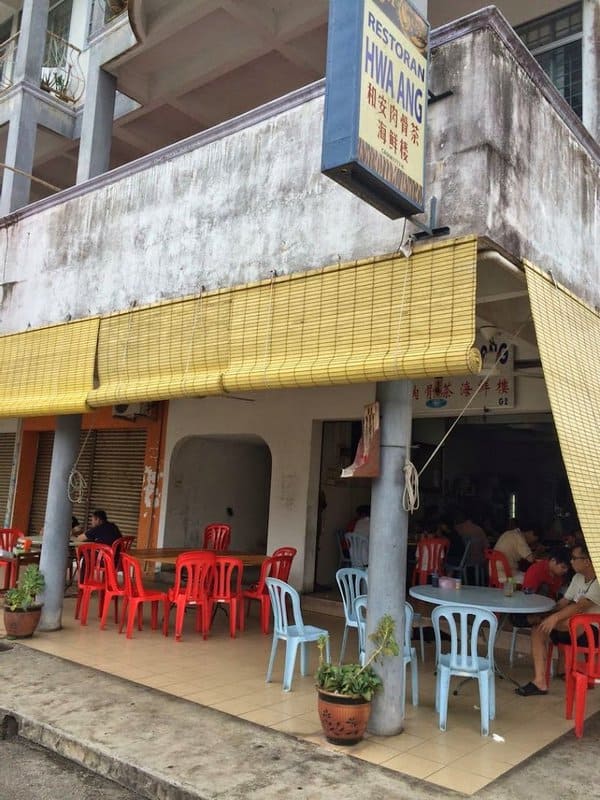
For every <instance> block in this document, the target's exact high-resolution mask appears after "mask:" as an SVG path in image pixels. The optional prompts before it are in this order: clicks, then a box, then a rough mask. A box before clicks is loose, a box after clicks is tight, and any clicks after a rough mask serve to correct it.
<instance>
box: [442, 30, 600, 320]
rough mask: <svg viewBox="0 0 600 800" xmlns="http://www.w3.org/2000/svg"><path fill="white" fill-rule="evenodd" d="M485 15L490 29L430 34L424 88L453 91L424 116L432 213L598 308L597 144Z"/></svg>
mask: <svg viewBox="0 0 600 800" xmlns="http://www.w3.org/2000/svg"><path fill="white" fill-rule="evenodd" d="M475 16H477V15H475ZM487 22H488V23H493V25H494V30H490V29H489V28H488V27H485V26H484V27H481V28H480V29H478V30H476V31H475V32H473V33H471V34H470V35H468V36H464V35H463V36H461V35H460V33H461V25H460V24H455V25H450V26H447V29H446V31H444V29H440V31H439V32H438V35H439V38H440V39H441V40H445V41H446V42H447V43H446V44H445V45H443V46H440V47H438V48H437V49H436V50H435V52H434V54H433V59H432V75H433V80H432V89H433V91H434V92H435V93H436V94H438V93H442V92H444V91H447V90H451V91H452V92H453V94H452V96H451V97H449V98H447V99H445V100H443V101H441V102H439V103H437V104H434V105H433V106H431V108H430V114H429V123H430V146H429V153H428V161H429V176H430V180H431V182H432V191H434V193H435V194H436V195H437V196H438V198H439V200H440V203H439V211H440V220H441V221H443V222H445V223H447V224H449V225H451V227H452V233H453V234H459V233H470V232H472V231H477V232H479V233H486V234H487V235H489V236H490V237H491V238H492V239H494V240H495V241H496V242H498V243H499V244H501V245H502V246H503V247H505V248H506V249H507V250H508V251H509V252H511V253H513V254H514V255H516V256H519V257H524V258H528V259H530V260H531V261H534V262H535V263H537V264H538V265H539V266H541V267H542V268H544V269H546V270H551V271H552V273H553V275H554V277H555V278H556V279H557V280H559V281H561V282H563V283H565V284H566V285H567V286H569V287H570V288H572V289H573V290H574V291H575V292H576V293H577V294H579V295H580V296H583V297H585V298H587V299H588V300H589V301H590V302H592V303H593V304H594V305H598V304H599V303H600V250H599V247H600V147H599V146H598V144H597V143H596V142H594V141H593V140H592V138H591V137H590V136H589V134H588V133H587V131H586V130H585V129H584V128H583V126H582V125H581V123H580V122H579V120H578V119H577V118H576V116H575V114H574V113H573V112H572V110H571V109H570V108H569V107H568V106H567V104H566V102H565V101H564V100H563V99H562V98H561V97H559V95H558V93H557V92H556V91H555V89H554V87H553V86H552V85H551V84H550V82H549V80H548V79H547V78H546V76H545V75H544V74H543V72H542V71H541V69H540V68H539V66H538V65H537V63H536V62H535V61H534V59H533V58H532V57H531V56H530V55H529V53H528V52H527V51H526V50H525V48H524V47H523V45H522V44H521V42H520V41H519V40H518V39H517V38H516V36H515V34H514V33H513V32H512V30H511V29H510V28H509V27H508V25H507V24H505V23H504V22H503V18H502V17H500V16H499V15H489V14H488V15H487ZM463 27H464V25H463ZM455 36H456V37H459V38H453V37H455ZM569 126H571V127H572V129H573V130H571V129H570V127H569Z"/></svg>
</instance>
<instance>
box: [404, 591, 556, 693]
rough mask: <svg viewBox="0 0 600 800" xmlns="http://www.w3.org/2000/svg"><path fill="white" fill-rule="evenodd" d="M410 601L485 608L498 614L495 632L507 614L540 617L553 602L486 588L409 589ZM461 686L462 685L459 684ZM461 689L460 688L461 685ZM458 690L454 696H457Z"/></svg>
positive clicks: (501, 673)
mask: <svg viewBox="0 0 600 800" xmlns="http://www.w3.org/2000/svg"><path fill="white" fill-rule="evenodd" d="M408 593H409V594H410V596H411V597H414V598H415V599H416V600H423V601H425V602H426V603H432V604H433V605H436V606H451V605H457V606H467V607H469V608H485V609H487V610H488V611H492V612H494V613H497V614H502V618H501V620H500V625H499V628H498V632H500V631H501V630H502V628H503V627H504V625H505V623H506V620H507V618H508V615H509V614H542V613H543V612H545V611H550V609H551V608H554V605H555V602H554V600H552V599H551V598H550V597H544V595H542V594H525V593H524V592H514V594H513V595H512V596H511V597H505V596H504V592H503V590H502V589H490V588H489V587H487V586H461V588H460V589H441V588H440V587H439V586H411V588H410V589H409V590H408ZM494 670H495V671H496V673H497V674H498V675H500V677H502V678H506V679H507V680H509V681H510V682H511V683H514V684H515V686H518V685H519V684H518V682H517V681H516V680H514V678H512V677H511V676H510V675H508V674H507V673H506V672H504V670H503V669H501V668H500V666H499V665H498V663H497V662H496V663H495V665H494ZM463 682H464V681H463ZM461 685H462V684H461ZM459 689H460V686H459V687H458V689H455V690H454V694H455V695H456V694H458V690H459Z"/></svg>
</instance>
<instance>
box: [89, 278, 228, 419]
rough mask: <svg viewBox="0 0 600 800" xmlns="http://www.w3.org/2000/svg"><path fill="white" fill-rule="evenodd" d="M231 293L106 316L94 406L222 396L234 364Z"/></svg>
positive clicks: (90, 397) (100, 346)
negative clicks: (226, 371)
mask: <svg viewBox="0 0 600 800" xmlns="http://www.w3.org/2000/svg"><path fill="white" fill-rule="evenodd" d="M230 305H231V298H230V293H229V292H215V293H212V294H206V295H202V296H200V297H198V298H192V299H186V300H180V301H176V302H170V303H162V304H161V305H159V306H152V307H150V308H142V309H136V310H133V311H128V312H124V313H121V314H115V315H113V316H110V317H106V318H104V319H102V320H101V322H100V332H99V335H98V363H97V369H98V381H99V387H98V388H97V389H95V390H94V391H93V392H90V395H89V398H88V400H89V403H90V404H91V405H93V406H108V405H114V404H116V403H131V402H136V401H138V402H143V401H151V400H164V399H168V398H176V397H193V396H195V395H207V394H213V395H214V394H223V385H222V382H221V376H222V373H223V371H224V369H225V368H226V367H227V364H228V363H229V307H230Z"/></svg>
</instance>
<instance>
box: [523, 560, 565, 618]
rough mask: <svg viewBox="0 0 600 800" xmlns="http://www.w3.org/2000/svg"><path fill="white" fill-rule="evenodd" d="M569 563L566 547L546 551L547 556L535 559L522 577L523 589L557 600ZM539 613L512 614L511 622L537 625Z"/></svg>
mask: <svg viewBox="0 0 600 800" xmlns="http://www.w3.org/2000/svg"><path fill="white" fill-rule="evenodd" d="M570 564H571V551H570V550H569V549H568V547H556V548H555V549H553V550H551V551H550V552H549V553H548V558H545V559H543V560H541V561H535V562H534V563H533V564H532V565H531V566H530V567H529V569H528V570H527V572H526V573H525V577H524V578H523V591H524V592H525V593H527V594H543V595H545V596H546V597H551V598H552V599H553V600H558V595H559V592H560V590H561V588H562V586H563V584H564V580H565V575H566V574H567V572H568V571H569V567H570ZM540 621H541V617H540V615H539V614H529V615H527V614H512V615H511V622H512V624H513V625H516V626H518V627H519V628H527V627H531V626H532V625H537V624H538V623H539V622H540Z"/></svg>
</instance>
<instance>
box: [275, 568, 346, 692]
mask: <svg viewBox="0 0 600 800" xmlns="http://www.w3.org/2000/svg"><path fill="white" fill-rule="evenodd" d="M265 583H266V584H267V589H268V590H269V596H270V598H271V608H272V609H273V620H274V629H273V643H272V645H271V657H270V658H269V666H268V669H267V679H266V682H267V683H270V682H271V675H272V674H273V664H274V663H275V653H276V652H277V643H278V641H279V640H280V639H281V640H282V641H284V642H285V666H284V669H283V690H284V692H289V691H290V690H291V688H292V678H293V675H294V666H295V664H296V653H297V652H298V645H300V671H301V673H302V675H306V674H307V671H308V658H307V653H306V645H307V643H308V642H316V641H317V640H318V639H319V637H320V636H325V639H326V644H325V657H326V660H327V662H329V661H330V660H331V654H330V650H329V631H326V630H325V629H324V628H316V627H315V626H314V625H305V624H304V620H303V619H302V611H301V610H300V595H299V594H298V592H297V591H296V590H295V589H294V588H293V587H292V586H290V585H289V583H284V581H280V580H278V579H277V578H267V579H266V581H265ZM288 601H289V603H290V605H291V609H292V622H291V623H290V619H289V608H288Z"/></svg>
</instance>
